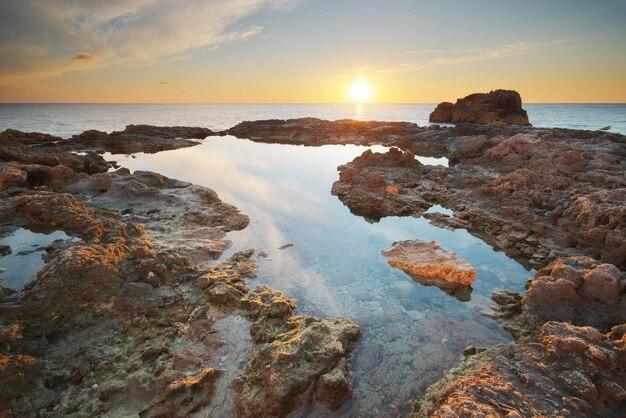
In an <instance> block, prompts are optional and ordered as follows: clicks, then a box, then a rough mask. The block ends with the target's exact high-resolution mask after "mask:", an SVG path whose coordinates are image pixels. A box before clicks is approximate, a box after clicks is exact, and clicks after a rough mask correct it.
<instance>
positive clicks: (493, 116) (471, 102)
mask: <svg viewBox="0 0 626 418" xmlns="http://www.w3.org/2000/svg"><path fill="white" fill-rule="evenodd" d="M429 121H430V122H439V123H487V124H494V123H495V124H505V125H529V123H528V114H527V113H526V111H525V110H524V109H523V108H522V98H521V97H520V95H519V93H518V92H516V91H514V90H493V91H490V92H489V93H474V94H470V95H469V96H466V97H463V98H462V99H458V100H457V101H456V103H455V104H452V103H450V102H443V103H440V104H439V105H438V106H437V107H436V108H435V110H434V111H433V112H432V113H431V114H430V117H429Z"/></svg>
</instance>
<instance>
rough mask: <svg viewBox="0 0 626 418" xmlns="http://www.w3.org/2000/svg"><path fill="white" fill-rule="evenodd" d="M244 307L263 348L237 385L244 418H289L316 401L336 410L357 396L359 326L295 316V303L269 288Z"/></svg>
mask: <svg viewBox="0 0 626 418" xmlns="http://www.w3.org/2000/svg"><path fill="white" fill-rule="evenodd" d="M241 303H242V306H243V307H244V309H246V310H247V311H248V314H249V315H250V317H251V318H252V319H253V320H254V321H255V323H254V325H253V326H252V329H251V332H252V336H253V339H254V340H255V341H256V342H257V344H258V345H257V347H256V348H255V349H254V351H253V354H252V356H251V359H250V361H249V362H248V364H247V366H246V370H245V372H244V373H243V374H242V375H241V377H240V378H239V379H238V380H237V381H236V382H235V390H236V399H235V401H236V404H237V412H238V414H239V415H240V416H244V417H255V416H283V415H286V414H287V413H289V412H291V411H293V410H294V409H296V408H299V407H303V406H306V405H309V404H310V403H311V402H312V401H313V400H314V399H318V400H319V401H321V402H322V403H323V404H324V405H325V406H326V407H327V408H329V409H332V410H334V409H337V408H339V407H340V406H341V404H342V403H343V402H344V401H345V400H347V399H349V398H351V397H352V383H351V378H350V373H349V366H348V363H347V361H346V359H347V356H348V355H349V353H350V352H351V351H352V348H353V346H354V343H355V341H356V340H357V338H358V337H359V335H360V330H359V327H358V326H356V324H354V323H353V322H352V321H350V320H348V319H345V318H332V319H316V318H312V317H310V316H308V315H303V316H294V315H293V314H292V311H293V308H294V306H295V304H294V303H293V301H291V300H289V299H287V298H285V296H284V295H283V294H282V293H280V292H275V291H272V290H271V289H269V288H268V287H266V286H257V287H256V288H255V289H254V290H253V291H252V292H250V293H249V294H248V295H247V296H246V297H245V298H244V299H242V301H241Z"/></svg>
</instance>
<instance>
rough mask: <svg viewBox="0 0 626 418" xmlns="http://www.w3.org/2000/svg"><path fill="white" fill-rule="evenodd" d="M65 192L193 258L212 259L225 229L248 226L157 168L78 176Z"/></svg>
mask: <svg viewBox="0 0 626 418" xmlns="http://www.w3.org/2000/svg"><path fill="white" fill-rule="evenodd" d="M64 191H67V192H69V193H71V194H73V195H75V196H78V197H79V198H80V199H81V200H82V201H84V202H89V204H90V205H94V206H98V207H103V208H107V209H108V210H114V211H116V212H117V213H119V214H120V215H123V216H124V218H125V220H127V221H132V222H137V223H139V224H141V225H142V226H143V227H144V228H146V230H147V231H149V233H150V234H151V235H152V237H153V238H154V239H157V240H159V241H160V242H161V245H163V246H166V245H167V246H168V247H169V248H171V249H175V250H176V251H178V252H180V253H182V254H185V255H187V256H192V257H195V258H197V259H206V258H217V257H219V256H220V255H221V254H222V252H223V251H224V250H225V249H226V248H228V247H229V246H230V241H227V240H225V239H224V236H225V235H226V232H230V231H234V230H240V229H243V228H245V227H246V226H247V225H248V222H249V219H248V217H247V216H245V215H242V214H241V213H239V211H238V210H237V208H235V207H234V206H232V205H229V204H226V203H224V202H222V201H221V200H220V199H219V197H218V196H217V193H215V192H214V191H213V190H211V189H208V188H206V187H202V186H196V185H192V184H190V183H186V182H181V181H178V180H173V179H170V178H167V177H165V176H162V175H160V174H157V173H152V172H148V171H135V172H134V173H132V174H131V173H130V172H129V171H128V170H127V169H123V168H122V169H119V170H117V171H114V172H108V173H101V174H96V175H92V176H89V177H85V178H82V179H80V180H77V181H75V182H74V183H72V184H71V185H68V186H67V187H66V188H65V189H64Z"/></svg>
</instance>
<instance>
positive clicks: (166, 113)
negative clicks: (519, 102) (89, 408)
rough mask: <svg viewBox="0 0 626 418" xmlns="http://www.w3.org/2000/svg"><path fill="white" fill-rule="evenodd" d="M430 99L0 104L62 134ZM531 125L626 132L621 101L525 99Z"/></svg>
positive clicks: (29, 124) (211, 124)
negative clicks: (535, 101) (544, 101)
mask: <svg viewBox="0 0 626 418" xmlns="http://www.w3.org/2000/svg"><path fill="white" fill-rule="evenodd" d="M434 107H435V105H433V104H383V105H376V104H369V105H348V104H310V105H309V104H284V105H282V104H182V105H180V104H0V130H4V129H6V128H13V129H19V130H23V131H39V132H46V133H50V134H54V135H60V136H63V137H66V136H70V135H73V134H77V133H80V132H82V131H84V130H86V129H99V130H103V131H111V130H118V129H123V128H124V126H126V125H127V124H131V123H147V124H154V125H175V124H176V125H194V126H205V127H208V128H211V129H226V128H230V127H231V126H233V125H235V124H236V123H238V122H241V121H243V120H255V119H270V118H278V119H285V118H297V117H305V116H313V117H318V118H322V119H342V118H354V119H369V120H389V121H407V122H416V123H418V124H420V125H425V124H427V123H428V115H429V114H430V112H431V111H432V110H433V109H434ZM524 108H525V109H526V110H527V111H528V115H529V119H530V122H531V123H532V124H533V125H534V126H542V127H561V128H573V129H590V130H595V129H600V128H603V127H606V126H611V132H619V133H622V134H626V104H526V105H524Z"/></svg>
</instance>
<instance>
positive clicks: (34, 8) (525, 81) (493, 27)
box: [0, 0, 626, 103]
mask: <svg viewBox="0 0 626 418" xmlns="http://www.w3.org/2000/svg"><path fill="white" fill-rule="evenodd" d="M0 8H1V12H0V101H2V102H207V103H210V102H219V103H229V102H236V103H237V102H263V103H268V102H281V103H287V102H343V101H349V100H351V99H352V98H353V97H351V95H350V92H351V91H352V92H354V89H355V87H354V85H355V83H356V82H357V80H360V81H359V82H360V83H362V84H363V83H365V84H366V85H367V87H369V89H370V91H369V93H370V94H369V95H368V96H367V100H368V101H372V102H381V103H385V102H395V103H412V102H415V103H417V102H429V103H430V102H439V101H442V100H454V99H456V98H457V97H461V96H464V95H466V94H468V93H471V92H475V91H488V90H491V89H495V88H510V89H516V90H518V91H519V92H520V93H521V95H522V97H523V99H524V101H525V102H626V24H625V22H626V1H624V0H614V1H603V0H594V1H589V0H551V1H546V0H539V1H529V0H524V1H521V0H516V1H496V0H490V1H486V0H485V1H483V0H473V1H469V0H463V1H432V0H428V1H415V0H413V1H409V0H407V1H394V0H390V1H382V0H380V1H356V0H341V1H337V0H335V1H330V0H177V1H170V0H109V1H101V0H83V1H78V0H0ZM362 84H360V85H359V86H361V87H362ZM357 90H358V89H357ZM362 90H363V89H361V91H360V93H359V94H361V93H363V91H362ZM361 95H362V96H363V94H361ZM352 96H354V93H352ZM364 97H365V96H364Z"/></svg>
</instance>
